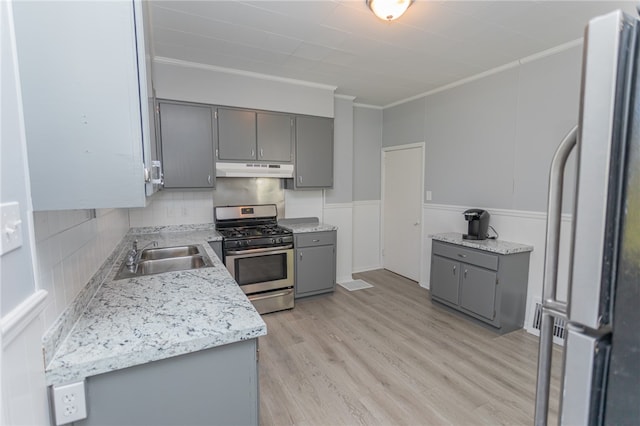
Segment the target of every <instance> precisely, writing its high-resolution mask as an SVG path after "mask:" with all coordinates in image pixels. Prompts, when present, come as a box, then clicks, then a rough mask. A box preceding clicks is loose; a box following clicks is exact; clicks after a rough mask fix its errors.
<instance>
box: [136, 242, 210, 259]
mask: <svg viewBox="0 0 640 426" xmlns="http://www.w3.org/2000/svg"><path fill="white" fill-rule="evenodd" d="M194 254H200V248H199V247H198V246H193V245H192V246H176V247H160V248H150V249H146V250H143V251H142V254H141V255H140V260H155V259H167V258H171V257H184V256H191V255H194Z"/></svg>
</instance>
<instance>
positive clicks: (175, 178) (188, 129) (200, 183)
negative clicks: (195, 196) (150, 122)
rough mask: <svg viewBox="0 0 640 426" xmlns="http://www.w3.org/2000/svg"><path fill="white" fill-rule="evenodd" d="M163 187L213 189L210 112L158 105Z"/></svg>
mask: <svg viewBox="0 0 640 426" xmlns="http://www.w3.org/2000/svg"><path fill="white" fill-rule="evenodd" d="M159 109H160V120H159V121H160V135H161V141H162V155H163V160H164V161H163V166H164V186H165V188H214V187H215V176H216V173H215V159H214V152H213V149H214V148H213V147H214V146H215V144H214V140H213V135H214V127H213V126H214V120H213V109H212V108H211V107H209V106H207V105H194V104H185V103H176V102H165V101H161V102H159Z"/></svg>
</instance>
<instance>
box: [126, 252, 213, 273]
mask: <svg viewBox="0 0 640 426" xmlns="http://www.w3.org/2000/svg"><path fill="white" fill-rule="evenodd" d="M205 266H211V265H207V262H206V261H205V260H204V257H202V256H182V257H170V258H165V259H155V260H141V261H140V262H138V270H137V275H152V274H161V273H163V272H171V271H183V270H185V269H198V268H203V267H205Z"/></svg>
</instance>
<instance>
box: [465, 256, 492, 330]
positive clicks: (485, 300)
mask: <svg viewBox="0 0 640 426" xmlns="http://www.w3.org/2000/svg"><path fill="white" fill-rule="evenodd" d="M461 267H462V269H463V270H462V281H461V284H460V306H462V307H463V308H465V309H467V310H469V311H471V312H473V313H475V314H478V315H480V316H482V317H484V318H487V319H490V320H493V318H494V317H495V313H496V312H495V301H496V278H497V275H496V273H495V272H494V271H489V270H487V269H482V268H478V267H475V266H471V265H467V264H464V263H462V264H461Z"/></svg>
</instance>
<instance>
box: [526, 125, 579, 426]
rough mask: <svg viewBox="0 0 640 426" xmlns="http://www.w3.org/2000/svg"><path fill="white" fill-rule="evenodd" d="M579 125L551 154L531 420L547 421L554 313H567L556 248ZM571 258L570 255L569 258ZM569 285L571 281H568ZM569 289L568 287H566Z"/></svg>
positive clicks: (557, 314)
mask: <svg viewBox="0 0 640 426" xmlns="http://www.w3.org/2000/svg"><path fill="white" fill-rule="evenodd" d="M577 133H578V126H575V127H574V128H573V129H571V131H570V132H569V133H567V136H565V137H564V139H563V140H562V142H561V143H560V146H559V147H558V149H557V150H556V153H555V154H554V155H553V160H552V161H551V170H550V172H549V200H548V203H547V206H548V207H547V232H546V241H547V243H546V247H545V253H544V274H543V278H542V324H540V342H539V348H538V376H537V384H536V402H535V414H534V419H533V424H534V425H536V426H543V425H546V424H547V416H548V411H549V388H550V384H551V353H552V349H553V348H552V344H553V323H554V316H558V317H561V318H562V317H566V312H567V307H566V304H565V303H561V302H558V300H557V299H556V290H557V279H558V251H559V248H560V222H561V219H562V217H561V216H562V184H563V178H564V169H565V166H566V164H567V159H568V158H569V154H570V153H571V151H572V150H573V148H574V147H575V146H576V141H577ZM569 262H572V259H570V260H569ZM570 285H571V284H570ZM569 291H571V289H569Z"/></svg>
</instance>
